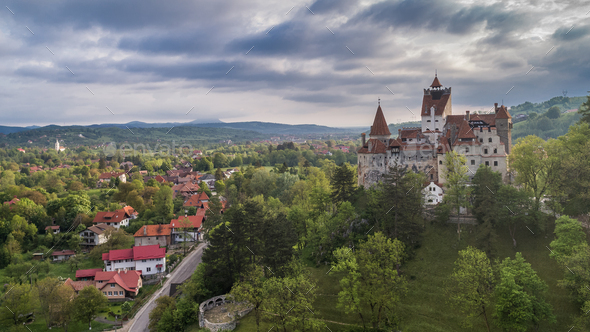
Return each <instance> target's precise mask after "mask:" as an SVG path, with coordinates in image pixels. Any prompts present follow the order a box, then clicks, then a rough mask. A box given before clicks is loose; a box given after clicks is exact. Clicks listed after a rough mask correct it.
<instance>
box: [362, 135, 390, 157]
mask: <svg viewBox="0 0 590 332" xmlns="http://www.w3.org/2000/svg"><path fill="white" fill-rule="evenodd" d="M369 145H370V146H371V149H369ZM386 152H387V147H386V146H385V144H383V142H381V141H380V140H378V139H374V138H371V139H370V140H368V141H367V142H366V143H365V145H364V146H363V147H362V148H360V149H359V150H358V151H357V153H386Z"/></svg>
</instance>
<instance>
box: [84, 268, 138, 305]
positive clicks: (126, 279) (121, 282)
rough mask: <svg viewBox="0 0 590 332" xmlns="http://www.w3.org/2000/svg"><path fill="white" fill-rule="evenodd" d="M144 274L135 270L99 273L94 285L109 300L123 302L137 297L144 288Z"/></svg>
mask: <svg viewBox="0 0 590 332" xmlns="http://www.w3.org/2000/svg"><path fill="white" fill-rule="evenodd" d="M141 275H142V272H140V271H133V270H131V271H130V270H122V271H121V270H118V271H103V272H97V273H96V276H95V277H94V285H95V286H96V288H98V289H99V290H100V291H101V292H102V293H103V294H104V295H105V296H106V297H107V299H109V300H122V299H124V298H126V297H131V298H133V297H135V296H136V295H137V293H138V292H139V289H140V288H141V287H142V285H143V282H142V280H141Z"/></svg>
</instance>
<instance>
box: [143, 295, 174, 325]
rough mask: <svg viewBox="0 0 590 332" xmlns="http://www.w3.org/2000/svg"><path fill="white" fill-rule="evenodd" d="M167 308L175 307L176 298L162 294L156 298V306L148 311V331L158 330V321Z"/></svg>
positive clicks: (172, 308)
mask: <svg viewBox="0 0 590 332" xmlns="http://www.w3.org/2000/svg"><path fill="white" fill-rule="evenodd" d="M168 309H171V310H174V309H176V300H174V298H173V297H170V296H168V295H163V296H160V297H159V298H157V299H156V307H155V308H154V309H153V310H152V312H150V323H149V325H148V328H149V329H150V331H154V332H156V331H159V330H160V329H159V326H158V325H159V324H158V323H159V322H160V320H161V319H162V317H163V316H164V313H165V312H166V311H167V310H168Z"/></svg>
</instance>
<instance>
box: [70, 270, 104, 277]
mask: <svg viewBox="0 0 590 332" xmlns="http://www.w3.org/2000/svg"><path fill="white" fill-rule="evenodd" d="M101 271H102V269H87V270H77V271H76V279H80V278H88V277H94V276H95V275H96V272H101Z"/></svg>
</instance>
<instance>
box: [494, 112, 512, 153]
mask: <svg viewBox="0 0 590 332" xmlns="http://www.w3.org/2000/svg"><path fill="white" fill-rule="evenodd" d="M494 108H495V109H496V130H498V136H500V142H502V143H504V150H505V151H506V154H510V150H511V148H512V116H510V113H509V112H508V109H506V106H504V105H502V106H500V107H498V103H496V104H495V105H494Z"/></svg>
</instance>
